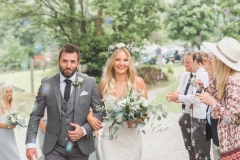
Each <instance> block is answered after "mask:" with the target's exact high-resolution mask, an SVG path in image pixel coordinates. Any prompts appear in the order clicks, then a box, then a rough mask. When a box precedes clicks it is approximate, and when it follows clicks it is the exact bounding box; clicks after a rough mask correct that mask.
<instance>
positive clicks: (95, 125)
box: [87, 111, 103, 131]
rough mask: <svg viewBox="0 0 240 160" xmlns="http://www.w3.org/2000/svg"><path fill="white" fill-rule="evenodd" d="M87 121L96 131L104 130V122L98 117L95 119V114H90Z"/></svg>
mask: <svg viewBox="0 0 240 160" xmlns="http://www.w3.org/2000/svg"><path fill="white" fill-rule="evenodd" d="M87 121H88V123H90V125H91V126H92V128H93V129H94V130H95V131H98V130H99V129H101V128H103V125H102V122H101V121H100V120H99V119H97V118H96V117H94V115H93V112H91V111H90V112H89V113H88V116H87Z"/></svg>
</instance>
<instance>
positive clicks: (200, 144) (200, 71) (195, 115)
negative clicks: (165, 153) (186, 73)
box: [168, 51, 211, 159]
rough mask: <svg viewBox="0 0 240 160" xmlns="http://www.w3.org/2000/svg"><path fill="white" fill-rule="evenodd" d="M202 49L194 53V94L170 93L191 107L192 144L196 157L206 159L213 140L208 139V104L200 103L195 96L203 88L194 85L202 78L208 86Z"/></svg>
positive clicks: (173, 97) (172, 99)
mask: <svg viewBox="0 0 240 160" xmlns="http://www.w3.org/2000/svg"><path fill="white" fill-rule="evenodd" d="M201 53H202V52H201V51H195V52H194V53H193V54H192V72H193V73H194V76H193V78H192V79H191V84H192V87H193V92H192V94H188V95H184V94H182V93H178V92H171V93H170V94H169V95H168V98H170V100H171V101H180V102H182V103H184V104H185V105H186V106H191V107H190V110H189V111H190V112H189V113H190V116H191V129H190V130H188V132H192V137H191V138H192V139H191V145H192V146H193V148H194V153H195V158H196V159H205V158H206V157H207V158H208V159H210V145H211V141H210V140H209V141H207V140H206V110H207V105H206V104H204V103H200V102H199V100H198V99H197V98H195V97H194V94H195V93H196V92H201V91H202V89H200V88H196V87H197V86H193V84H194V81H195V80H196V79H200V80H201V81H202V82H203V84H204V88H206V87H208V85H209V81H208V73H207V72H206V70H205V69H204V68H203V67H202V66H201V65H203V60H202V56H201Z"/></svg>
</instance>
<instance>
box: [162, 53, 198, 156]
mask: <svg viewBox="0 0 240 160" xmlns="http://www.w3.org/2000/svg"><path fill="white" fill-rule="evenodd" d="M184 66H185V69H186V72H184V73H183V74H182V76H181V78H180V83H179V86H178V88H177V91H172V92H170V93H169V94H168V95H167V96H166V98H167V100H168V101H171V102H172V101H173V100H172V99H171V97H172V96H171V95H172V93H173V92H176V94H178V93H179V94H182V95H191V94H192V93H193V86H192V85H190V81H191V78H192V77H193V73H192V57H191V52H187V53H186V54H185V55H184ZM178 102H179V101H177V103H178ZM182 110H183V114H182V116H181V117H180V119H179V125H180V128H181V131H182V136H183V140H184V145H185V148H186V150H187V151H188V154H189V160H195V154H194V148H193V146H192V145H191V132H188V130H189V129H190V128H191V116H190V115H189V110H190V105H185V104H182Z"/></svg>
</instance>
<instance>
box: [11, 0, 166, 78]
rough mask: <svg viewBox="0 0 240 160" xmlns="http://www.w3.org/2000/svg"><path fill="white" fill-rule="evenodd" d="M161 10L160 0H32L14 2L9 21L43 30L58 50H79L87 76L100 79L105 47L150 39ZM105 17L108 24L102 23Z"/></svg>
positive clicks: (157, 26)
mask: <svg viewBox="0 0 240 160" xmlns="http://www.w3.org/2000/svg"><path fill="white" fill-rule="evenodd" d="M163 8H164V6H163V4H162V2H161V1H160V0H159V1H158V2H157V1H154V0H149V1H145V0H132V1H129V0H122V1H117V0H111V1H105V0H93V1H89V0H68V1H66V0H35V2H34V3H29V2H28V1H26V2H25V3H23V2H21V3H18V2H15V1H14V4H13V6H12V7H11V12H12V13H13V14H12V15H13V16H12V17H13V18H16V17H18V18H24V17H28V19H29V20H30V21H31V25H32V26H35V27H38V28H47V29H48V30H47V31H48V32H47V33H50V35H51V37H52V38H54V39H56V40H57V42H58V43H59V46H62V45H63V44H65V43H69V42H70V43H73V44H75V45H77V46H79V47H80V52H81V58H82V60H81V61H82V62H83V63H87V65H88V69H89V70H88V74H90V75H91V76H95V77H100V75H101V72H102V66H103V65H104V63H105V61H106V59H105V55H104V52H106V51H107V48H108V45H109V44H112V43H114V42H120V41H123V42H126V43H135V44H137V43H139V42H141V41H142V39H143V38H147V37H148V36H150V34H151V33H152V32H153V31H156V30H158V29H159V28H160V27H159V26H160V25H159V22H160V17H159V14H158V13H159V12H161V11H163ZM109 17H110V21H111V23H108V22H110V21H108V22H106V21H107V18H109ZM108 20H109V19H108ZM104 22H106V23H104Z"/></svg>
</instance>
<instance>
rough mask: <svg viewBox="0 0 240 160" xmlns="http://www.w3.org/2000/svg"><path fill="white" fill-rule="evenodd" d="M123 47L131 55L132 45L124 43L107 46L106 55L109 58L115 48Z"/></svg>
mask: <svg viewBox="0 0 240 160" xmlns="http://www.w3.org/2000/svg"><path fill="white" fill-rule="evenodd" d="M120 48H125V49H127V50H128V51H129V53H130V54H131V55H132V52H131V48H132V45H125V44H124V43H117V44H116V45H109V47H108V53H107V54H106V57H107V58H109V57H111V55H112V54H113V53H114V51H116V50H117V49H120Z"/></svg>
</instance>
